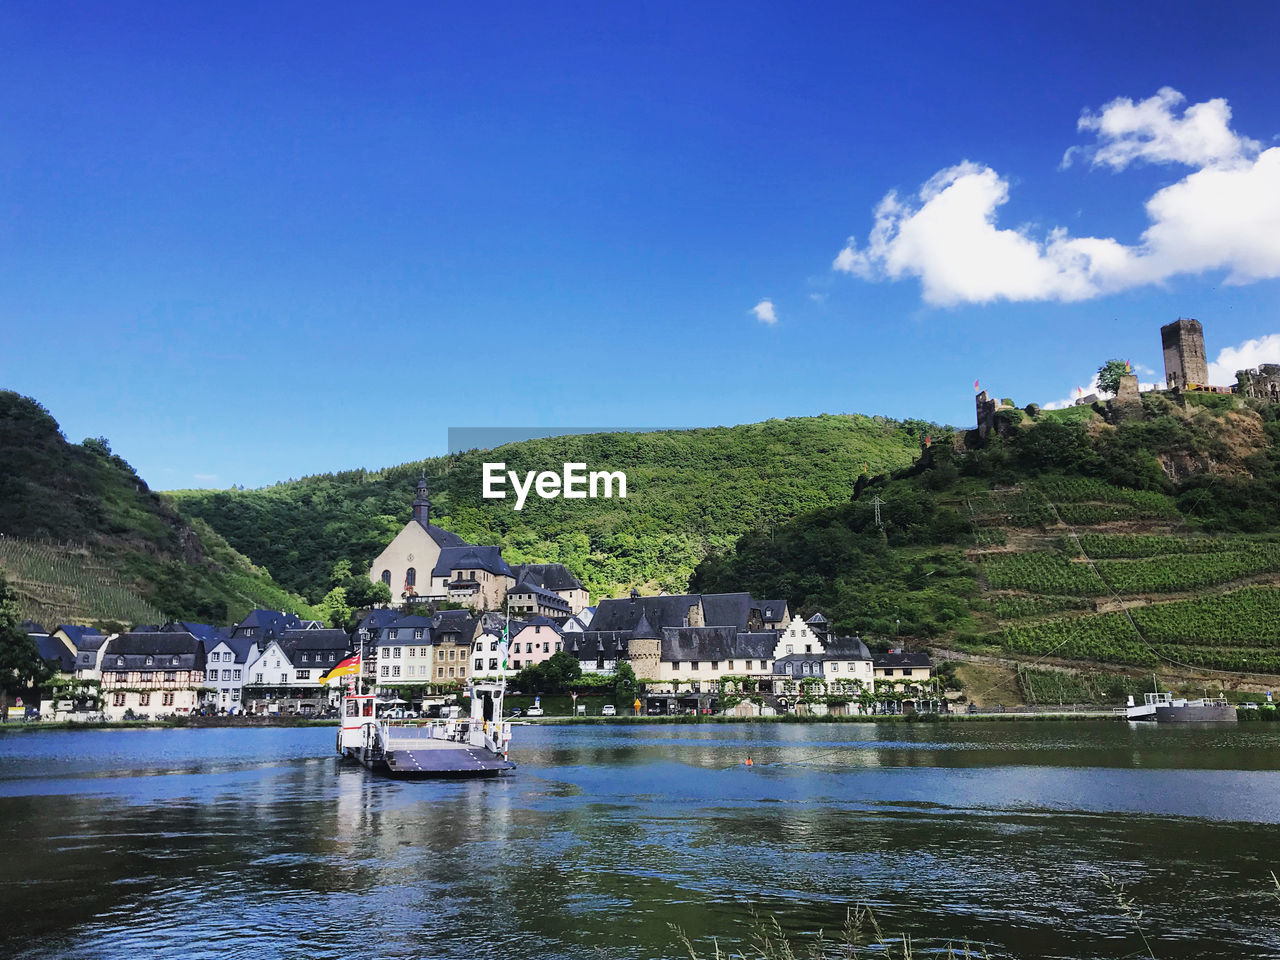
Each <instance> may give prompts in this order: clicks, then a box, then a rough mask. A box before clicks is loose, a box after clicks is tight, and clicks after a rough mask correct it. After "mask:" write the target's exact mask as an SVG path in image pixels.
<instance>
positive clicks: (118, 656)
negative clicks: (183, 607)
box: [77, 632, 209, 720]
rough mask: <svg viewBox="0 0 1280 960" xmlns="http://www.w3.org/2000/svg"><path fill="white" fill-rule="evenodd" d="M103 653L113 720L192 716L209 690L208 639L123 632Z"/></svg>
mask: <svg viewBox="0 0 1280 960" xmlns="http://www.w3.org/2000/svg"><path fill="white" fill-rule="evenodd" d="M101 657H102V659H101V671H102V673H101V677H102V701H103V705H102V711H103V714H104V715H105V716H106V718H107V719H108V720H123V719H126V718H127V717H137V718H140V719H151V718H155V717H163V716H169V715H178V716H183V715H190V714H191V713H194V712H195V711H196V710H198V709H199V708H200V705H201V703H202V702H203V701H204V698H205V696H206V695H207V694H208V692H209V690H208V688H207V687H206V686H205V650H204V642H203V641H202V640H200V639H199V638H198V637H195V636H193V635H192V634H190V633H186V632H183V633H152V632H147V633H122V634H118V635H116V636H113V637H111V638H110V639H109V640H107V642H106V643H105V644H104V645H103V648H102V654H101ZM78 674H79V668H78V667H77V675H78Z"/></svg>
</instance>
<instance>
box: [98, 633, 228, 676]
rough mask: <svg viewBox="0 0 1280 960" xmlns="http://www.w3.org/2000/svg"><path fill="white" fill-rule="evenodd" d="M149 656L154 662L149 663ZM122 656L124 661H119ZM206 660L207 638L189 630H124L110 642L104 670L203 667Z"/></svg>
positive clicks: (105, 671) (105, 656)
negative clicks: (174, 631) (136, 631)
mask: <svg viewBox="0 0 1280 960" xmlns="http://www.w3.org/2000/svg"><path fill="white" fill-rule="evenodd" d="M81 656H82V657H83V656H84V655H83V654H82V655H81ZM148 657H150V658H151V661H152V662H151V663H147V658H148ZM122 659H123V660H124V663H123V664H121V663H120V661H121V660H122ZM175 659H176V660H177V663H175V662H174V660H175ZM204 663H205V653H204V641H203V640H201V639H200V638H199V637H196V636H193V635H192V634H190V633H122V634H120V635H119V636H118V637H114V638H112V640H111V641H110V642H109V643H108V644H107V649H106V653H105V655H104V656H103V659H102V669H103V672H104V673H111V672H114V671H116V670H126V671H131V670H140V671H147V670H151V671H159V670H203V669H204ZM81 666H83V663H81Z"/></svg>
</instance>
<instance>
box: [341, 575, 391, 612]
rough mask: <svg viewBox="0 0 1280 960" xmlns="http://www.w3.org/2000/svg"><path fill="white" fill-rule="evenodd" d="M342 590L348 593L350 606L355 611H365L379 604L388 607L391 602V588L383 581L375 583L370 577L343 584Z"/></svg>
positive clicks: (347, 597) (347, 581) (357, 578)
mask: <svg viewBox="0 0 1280 960" xmlns="http://www.w3.org/2000/svg"><path fill="white" fill-rule="evenodd" d="M342 588H343V590H344V591H345V592H346V595H347V596H346V599H347V603H348V605H350V606H351V607H352V609H355V610H364V609H366V608H368V607H376V606H378V605H379V604H381V605H383V606H386V605H387V604H388V603H390V602H391V588H390V587H388V586H387V585H386V584H385V583H383V582H382V581H381V580H379V581H378V582H377V583H373V582H371V581H370V580H369V578H368V577H352V578H351V579H350V580H346V581H344V582H343V584H342Z"/></svg>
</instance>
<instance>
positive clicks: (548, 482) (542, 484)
mask: <svg viewBox="0 0 1280 960" xmlns="http://www.w3.org/2000/svg"><path fill="white" fill-rule="evenodd" d="M537 486H538V496H540V497H541V498H542V499H543V500H554V499H555V498H556V497H557V496H559V495H560V474H558V473H552V472H551V471H550V470H543V471H542V472H541V473H540V474H538V484H537Z"/></svg>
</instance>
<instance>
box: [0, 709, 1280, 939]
mask: <svg viewBox="0 0 1280 960" xmlns="http://www.w3.org/2000/svg"><path fill="white" fill-rule="evenodd" d="M1277 727H1280V725H1275V726H1273V725H1271V724H1241V725H1239V726H1238V727H1231V728H1217V729H1213V728H1191V727H1184V728H1176V727H1156V726H1154V725H1149V726H1138V725H1133V726H1130V725H1127V724H1124V723H1121V722H1102V721H1099V722H1074V723H1052V722H1039V723H1033V722H1020V721H1011V722H1000V723H945V724H928V725H925V724H919V725H910V724H882V725H874V724H838V725H837V724H815V725H791V724H786V725H781V724H768V725H766V724H759V725H746V724H744V725H719V724H714V725H713V724H706V725H698V726H692V725H669V726H575V727H527V726H526V727H518V728H516V731H515V736H514V740H513V752H512V756H513V759H516V760H517V761H518V762H519V764H520V766H519V769H518V770H517V771H516V773H515V774H514V775H511V776H508V777H506V778H503V779H501V780H497V781H491V782H458V783H448V782H438V783H437V782H421V783H402V782H396V781H391V780H386V779H382V778H379V777H376V776H373V775H371V774H369V773H368V772H366V771H365V770H364V769H363V768H362V767H360V766H356V765H349V764H347V763H344V762H341V761H339V760H338V759H336V758H335V757H334V756H333V755H332V749H333V747H332V745H333V740H334V730H333V729H332V728H323V727H320V728H296V729H259V730H249V729H243V730H241V729H229V730H227V729H216V730H208V729H206V730H84V731H65V732H59V731H48V732H34V733H16V734H14V733H4V734H0V866H2V869H0V954H2V955H4V956H6V957H20V958H53V957H75V958H112V960H119V958H143V957H166V958H169V957H173V958H177V957H182V958H186V957H206V956H207V957H215V956H216V957H306V958H320V960H324V958H348V957H351V958H355V957H360V958H365V957H371V958H372V957H387V958H392V957H394V958H405V957H433V958H435V957H503V958H508V957H509V958H542V957H572V958H578V957H582V958H615V957H617V958H650V957H682V956H687V955H688V954H687V952H686V951H685V950H684V948H682V947H681V946H680V944H679V942H678V941H677V939H676V936H675V934H674V932H673V931H672V929H671V928H670V926H669V925H671V924H674V925H676V926H678V927H680V928H682V929H683V930H684V932H685V933H686V934H687V935H688V936H689V937H690V938H691V939H692V940H693V941H694V942H695V944H697V945H698V948H699V952H700V954H701V953H704V952H705V953H707V954H709V953H710V952H711V949H710V942H711V938H712V937H717V938H719V940H720V943H721V945H722V946H725V945H739V944H740V945H743V946H745V945H746V941H747V937H748V932H749V931H748V924H749V921H750V918H751V916H752V912H753V911H755V912H756V913H757V914H759V915H760V916H763V917H770V918H774V917H776V918H777V920H778V922H779V923H780V924H781V925H782V927H783V928H784V930H785V931H787V933H788V934H789V935H794V936H795V937H796V939H797V940H798V941H803V940H804V939H805V938H806V937H807V936H810V935H812V934H813V933H814V932H815V931H817V930H819V929H825V930H827V931H833V930H836V929H838V928H839V927H840V926H841V925H842V923H843V921H844V918H845V916H846V912H847V911H848V909H849V908H850V907H851V906H853V905H856V904H859V903H863V904H868V905H870V906H871V907H872V908H873V909H874V910H875V912H876V913H877V915H878V917H879V919H880V921H881V923H882V924H883V925H884V926H885V927H886V928H887V929H888V930H890V931H893V932H898V931H903V932H906V933H909V934H911V935H912V936H913V937H914V938H916V939H917V940H926V939H927V940H929V941H930V942H931V943H933V944H935V945H937V944H938V943H939V942H945V941H946V940H948V939H950V940H954V941H956V942H957V943H959V942H963V941H965V940H968V941H970V942H973V943H981V944H985V945H986V949H987V950H988V951H989V953H990V955H991V956H993V957H1022V958H1033V957H1054V958H1068V957H1069V958H1094V957H1132V956H1148V953H1147V952H1146V948H1145V947H1144V946H1143V944H1142V941H1141V939H1139V937H1138V934H1137V932H1136V927H1141V928H1142V930H1143V931H1144V932H1145V933H1146V936H1147V939H1148V940H1149V941H1150V945H1151V951H1152V952H1153V953H1154V954H1155V956H1156V957H1159V958H1161V960H1164V958H1175V957H1176V958H1190V957H1196V958H1228V957H1229V958H1233V960H1238V958H1244V957H1250V958H1251V957H1280V897H1277V896H1276V887H1275V885H1274V884H1273V882H1272V880H1271V876H1270V874H1271V871H1276V872H1277V873H1278V874H1280V729H1277ZM748 755H750V756H751V757H752V759H753V760H754V761H755V763H754V766H752V767H750V768H747V767H746V766H744V765H743V760H744V759H745V758H746V757H747V756H748ZM1115 884H1121V885H1123V887H1124V893H1123V896H1124V898H1126V899H1131V900H1132V901H1133V903H1134V907H1133V911H1141V918H1140V919H1138V918H1137V917H1136V915H1130V914H1126V912H1125V910H1124V909H1122V907H1121V906H1120V904H1119V902H1118V899H1117V895H1116V893H1115V892H1114V890H1113V885H1115ZM919 955H921V956H927V955H929V951H928V950H927V949H926V950H923V951H921V953H920V954H919Z"/></svg>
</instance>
